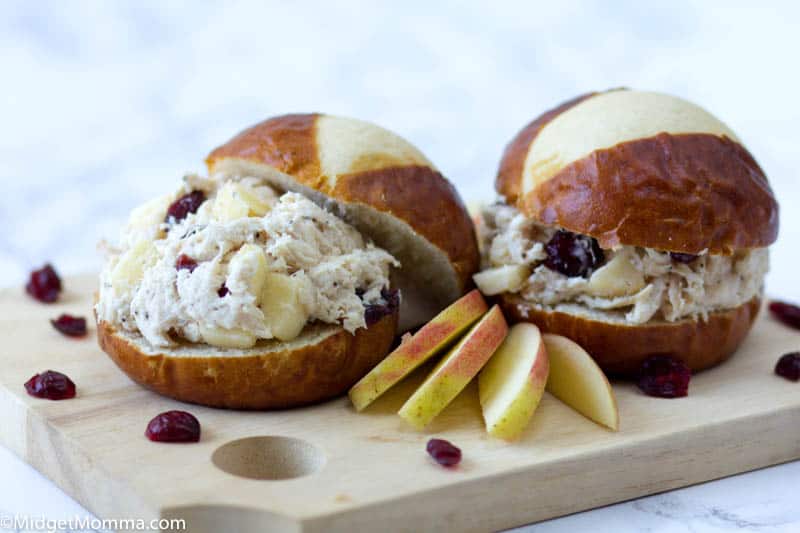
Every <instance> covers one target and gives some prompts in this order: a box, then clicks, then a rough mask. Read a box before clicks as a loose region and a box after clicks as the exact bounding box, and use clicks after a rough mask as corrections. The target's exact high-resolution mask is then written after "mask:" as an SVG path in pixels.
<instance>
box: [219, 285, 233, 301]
mask: <svg viewBox="0 0 800 533" xmlns="http://www.w3.org/2000/svg"><path fill="white" fill-rule="evenodd" d="M229 292H231V291H229V290H228V286H227V285H225V284H224V283H223V284H222V287H220V288H219V289H217V296H219V297H220V298H225V297H226V296H227V295H228V293H229Z"/></svg>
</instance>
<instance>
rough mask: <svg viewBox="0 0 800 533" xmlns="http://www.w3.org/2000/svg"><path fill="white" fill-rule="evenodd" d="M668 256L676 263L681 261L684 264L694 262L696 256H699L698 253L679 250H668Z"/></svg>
mask: <svg viewBox="0 0 800 533" xmlns="http://www.w3.org/2000/svg"><path fill="white" fill-rule="evenodd" d="M669 256H670V257H671V258H672V260H673V261H675V262H676V263H683V264H684V265H688V264H689V263H694V262H695V261H697V258H698V257H700V256H699V255H694V254H682V253H680V252H670V253H669Z"/></svg>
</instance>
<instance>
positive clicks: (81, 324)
mask: <svg viewBox="0 0 800 533" xmlns="http://www.w3.org/2000/svg"><path fill="white" fill-rule="evenodd" d="M50 323H51V324H53V327H54V328H56V329H57V330H58V331H60V332H61V333H63V334H64V335H67V336H68V337H83V336H84V335H86V319H85V318H83V317H79V316H72V315H61V316H60V317H58V318H57V319H55V320H51V321H50Z"/></svg>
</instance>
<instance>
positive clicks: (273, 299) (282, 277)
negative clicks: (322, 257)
mask: <svg viewBox="0 0 800 533" xmlns="http://www.w3.org/2000/svg"><path fill="white" fill-rule="evenodd" d="M301 289H302V285H301V282H300V281H298V280H297V279H295V278H293V277H291V276H287V275H286V274H278V273H276V272H267V274H266V276H265V277H264V288H263V289H262V291H261V310H262V311H263V312H264V319H265V320H266V322H267V327H269V328H270V330H271V331H272V335H273V336H275V338H277V339H280V340H282V341H288V340H291V339H294V338H295V337H297V336H298V335H299V334H300V332H301V331H302V330H303V328H304V327H305V325H306V322H307V321H308V313H307V312H306V310H305V307H303V305H302V303H301V302H300V298H299V293H300V291H301Z"/></svg>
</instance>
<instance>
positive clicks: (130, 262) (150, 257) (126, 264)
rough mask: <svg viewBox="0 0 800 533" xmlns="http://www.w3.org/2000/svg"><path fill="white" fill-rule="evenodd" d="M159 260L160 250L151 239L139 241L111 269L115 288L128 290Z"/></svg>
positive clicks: (112, 282) (123, 290)
mask: <svg viewBox="0 0 800 533" xmlns="http://www.w3.org/2000/svg"><path fill="white" fill-rule="evenodd" d="M157 260H158V250H156V247H155V245H154V244H153V243H152V242H150V241H138V242H137V243H136V244H134V245H133V246H132V247H131V248H130V249H129V250H128V251H127V252H125V253H124V254H122V256H121V257H120V258H119V261H117V264H116V266H114V270H112V271H111V285H112V286H113V287H114V290H116V291H120V292H122V293H124V292H127V291H129V290H131V289H133V287H134V286H135V285H136V284H137V283H139V281H140V280H141V279H142V276H143V275H144V271H145V270H146V269H147V268H148V267H150V266H152V265H154V264H155V262H156V261H157Z"/></svg>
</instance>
